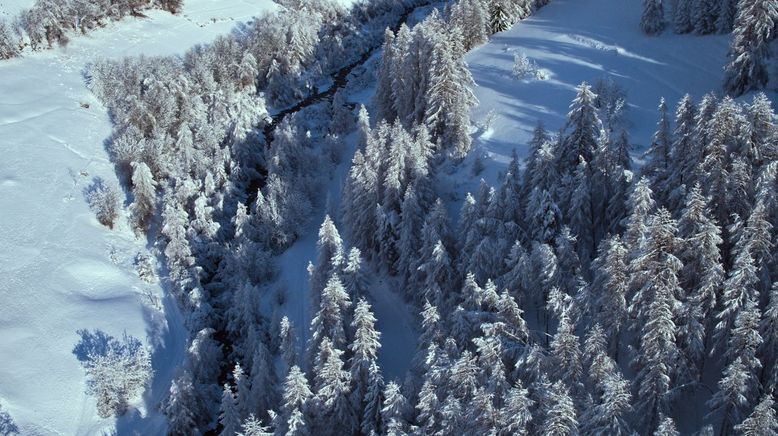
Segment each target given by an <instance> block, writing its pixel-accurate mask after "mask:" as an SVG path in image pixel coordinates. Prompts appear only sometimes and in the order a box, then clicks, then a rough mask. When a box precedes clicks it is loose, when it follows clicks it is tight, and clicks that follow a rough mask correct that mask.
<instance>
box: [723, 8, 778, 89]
mask: <svg viewBox="0 0 778 436" xmlns="http://www.w3.org/2000/svg"><path fill="white" fill-rule="evenodd" d="M776 22H778V5H776V4H775V2H772V1H769V0H743V1H740V2H739V3H738V12H737V19H736V20H735V31H734V35H733V39H732V45H731V47H730V52H729V58H730V62H729V64H727V67H726V72H727V73H726V78H725V80H724V88H725V89H726V90H727V92H728V93H730V94H732V95H734V96H739V95H741V94H743V93H745V92H748V91H750V90H753V89H761V88H764V87H765V85H766V84H767V80H768V75H767V65H768V62H769V56H770V49H769V47H768V44H769V43H770V42H771V41H772V40H773V39H775V26H776Z"/></svg>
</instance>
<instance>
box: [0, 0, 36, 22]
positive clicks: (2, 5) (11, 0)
mask: <svg viewBox="0 0 778 436" xmlns="http://www.w3.org/2000/svg"><path fill="white" fill-rule="evenodd" d="M34 3H35V0H2V1H0V19H2V18H5V19H11V18H13V17H15V16H16V15H17V14H18V13H19V11H21V10H22V9H25V8H29V7H30V6H32V5H33V4H34Z"/></svg>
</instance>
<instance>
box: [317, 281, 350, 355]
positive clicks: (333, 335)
mask: <svg viewBox="0 0 778 436" xmlns="http://www.w3.org/2000/svg"><path fill="white" fill-rule="evenodd" d="M349 306H351V300H350V299H349V296H348V293H346V289H345V288H344V287H343V283H342V282H341V281H340V277H339V276H338V275H337V274H333V275H332V276H331V277H330V279H329V281H328V282H327V285H326V286H325V287H324V290H323V291H322V292H321V300H320V305H319V310H318V312H316V316H314V318H313V319H312V320H311V339H310V341H308V356H309V359H311V358H312V357H313V356H314V354H315V353H319V352H320V347H319V346H320V344H321V342H322V341H323V340H324V338H328V339H329V341H331V342H332V346H333V347H334V348H338V349H340V348H345V347H346V328H345V323H344V321H345V316H346V313H345V312H346V310H347V309H348V307H349Z"/></svg>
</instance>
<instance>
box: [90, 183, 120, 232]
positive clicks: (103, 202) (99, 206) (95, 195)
mask: <svg viewBox="0 0 778 436" xmlns="http://www.w3.org/2000/svg"><path fill="white" fill-rule="evenodd" d="M86 199H87V201H88V202H89V207H90V208H91V209H92V211H94V213H95V216H97V220H98V221H100V224H102V225H104V226H108V227H109V228H113V225H114V224H115V223H116V218H118V217H119V209H120V207H121V203H120V201H119V191H118V190H117V189H116V188H115V187H114V186H110V185H107V184H106V183H105V182H104V181H103V179H101V178H99V177H98V178H95V180H94V182H93V183H92V185H91V186H89V188H87V190H86Z"/></svg>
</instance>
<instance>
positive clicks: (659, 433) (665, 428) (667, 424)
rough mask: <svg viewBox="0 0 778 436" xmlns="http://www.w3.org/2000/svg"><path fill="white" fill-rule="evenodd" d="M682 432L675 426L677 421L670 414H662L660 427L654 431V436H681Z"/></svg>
mask: <svg viewBox="0 0 778 436" xmlns="http://www.w3.org/2000/svg"><path fill="white" fill-rule="evenodd" d="M680 435H681V433H679V432H678V429H677V428H676V426H675V421H673V418H671V417H669V416H665V415H664V414H662V416H661V418H660V419H659V427H657V429H656V431H655V432H654V436H680Z"/></svg>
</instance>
